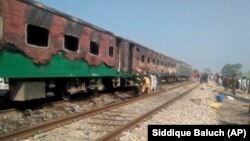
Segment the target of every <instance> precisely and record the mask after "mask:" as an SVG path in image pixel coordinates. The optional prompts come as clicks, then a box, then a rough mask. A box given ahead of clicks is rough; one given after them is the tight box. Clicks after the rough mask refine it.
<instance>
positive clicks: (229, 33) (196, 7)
mask: <svg viewBox="0 0 250 141" xmlns="http://www.w3.org/2000/svg"><path fill="white" fill-rule="evenodd" d="M38 1H39V2H41V3H43V4H45V5H47V6H49V7H52V8H55V9H57V10H59V11H62V12H64V13H67V14H69V15H72V16H75V17H78V18H80V19H82V20H84V21H87V22H90V23H92V24H94V25H96V26H99V27H101V28H103V29H106V30H108V31H111V32H113V33H115V34H117V35H120V36H122V37H126V38H128V39H130V40H133V41H135V42H138V43H140V44H142V45H145V46H146V47H148V48H150V49H153V50H155V51H157V52H160V53H162V54H164V55H167V56H170V57H172V58H175V59H178V60H182V61H184V62H186V63H188V64H190V65H191V66H192V68H193V69H197V70H199V71H201V72H202V71H204V69H206V68H209V69H210V70H211V71H212V72H213V73H216V72H220V71H221V69H222V68H223V66H224V65H225V64H227V63H230V64H235V63H240V64H242V69H241V71H242V72H243V73H245V72H248V71H250V1H249V0H63V1H62V0H38Z"/></svg>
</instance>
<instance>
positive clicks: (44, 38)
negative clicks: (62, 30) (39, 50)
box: [26, 24, 49, 47]
mask: <svg viewBox="0 0 250 141" xmlns="http://www.w3.org/2000/svg"><path fill="white" fill-rule="evenodd" d="M26 41H27V43H28V44H31V45H36V46H39V47H48V44H49V30H48V29H46V28H42V27H39V26H35V25H30V24H29V25H28V26H27V28H26Z"/></svg>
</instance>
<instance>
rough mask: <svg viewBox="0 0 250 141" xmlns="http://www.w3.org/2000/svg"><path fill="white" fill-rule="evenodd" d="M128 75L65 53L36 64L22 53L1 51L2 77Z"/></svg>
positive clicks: (0, 67) (0, 65) (0, 71)
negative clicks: (74, 58)
mask: <svg viewBox="0 0 250 141" xmlns="http://www.w3.org/2000/svg"><path fill="white" fill-rule="evenodd" d="M122 75H127V73H126V72H120V73H118V72H117V70H116V69H115V68H111V67H108V66H106V65H105V64H101V65H99V66H90V65H88V64H87V62H86V61H84V60H69V59H67V58H65V57H64V56H63V54H58V55H55V56H54V57H52V58H51V60H50V61H49V62H48V63H47V64H43V65H36V64H35V63H34V62H33V61H32V59H30V58H28V57H26V56H24V55H23V54H20V53H15V52H10V51H2V52H0V77H7V78H41V77H108V76H122Z"/></svg>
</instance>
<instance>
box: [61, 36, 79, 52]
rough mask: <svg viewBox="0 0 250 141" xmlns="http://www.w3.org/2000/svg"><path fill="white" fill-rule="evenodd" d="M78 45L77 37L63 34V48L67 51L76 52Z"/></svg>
mask: <svg viewBox="0 0 250 141" xmlns="http://www.w3.org/2000/svg"><path fill="white" fill-rule="evenodd" d="M78 46H79V39H78V38H76V37H73V36H69V35H64V48H65V49H67V50H68V51H73V52H77V51H78Z"/></svg>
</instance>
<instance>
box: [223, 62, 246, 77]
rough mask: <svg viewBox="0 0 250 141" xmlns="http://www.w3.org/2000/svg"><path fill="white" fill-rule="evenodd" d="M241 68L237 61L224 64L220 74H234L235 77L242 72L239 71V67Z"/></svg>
mask: <svg viewBox="0 0 250 141" xmlns="http://www.w3.org/2000/svg"><path fill="white" fill-rule="evenodd" d="M241 68H242V65H241V64H239V63H237V64H226V65H224V67H223V68H222V74H223V75H228V76H233V75H236V76H237V77H240V76H241V75H242V72H240V69H241Z"/></svg>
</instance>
